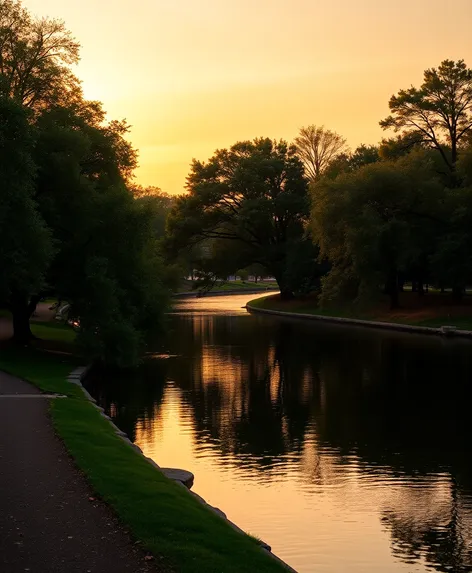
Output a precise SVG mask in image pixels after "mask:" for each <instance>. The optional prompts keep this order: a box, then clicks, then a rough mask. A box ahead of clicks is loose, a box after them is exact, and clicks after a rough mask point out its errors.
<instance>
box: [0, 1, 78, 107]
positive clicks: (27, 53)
mask: <svg viewBox="0 0 472 573" xmlns="http://www.w3.org/2000/svg"><path fill="white" fill-rule="evenodd" d="M78 60H79V44H78V43H77V42H76V41H75V40H74V38H73V37H72V35H71V34H70V32H69V31H67V29H66V28H65V25H64V23H63V22H60V21H58V20H51V19H48V18H41V19H39V18H38V19H35V18H32V16H31V15H30V14H29V12H28V11H27V10H26V9H25V8H23V7H22V4H21V2H19V1H15V0H0V93H1V94H2V95H3V96H6V97H11V98H13V99H14V100H15V101H17V102H18V103H21V104H22V105H24V106H26V107H29V108H31V109H34V110H40V109H43V108H44V106H47V105H52V104H59V103H64V102H65V101H69V102H70V101H73V100H75V99H77V97H80V96H81V89H80V84H79V81H78V80H77V78H76V77H75V76H74V75H73V74H72V72H71V70H70V65H71V64H75V63H77V62H78Z"/></svg>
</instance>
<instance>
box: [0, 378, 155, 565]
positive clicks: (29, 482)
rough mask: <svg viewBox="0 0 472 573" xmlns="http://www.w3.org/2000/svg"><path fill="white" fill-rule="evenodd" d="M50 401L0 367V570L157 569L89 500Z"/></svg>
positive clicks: (104, 511) (106, 510)
mask: <svg viewBox="0 0 472 573" xmlns="http://www.w3.org/2000/svg"><path fill="white" fill-rule="evenodd" d="M53 399H54V398H53ZM55 399H57V400H67V398H55ZM48 403H49V399H48V398H47V397H45V396H44V395H42V394H41V393H40V392H39V391H38V390H37V389H36V388H35V387H33V386H31V385H30V384H28V383H27V382H25V381H23V380H20V379H18V378H15V377H13V376H10V375H9V374H5V373H3V372H0V571H1V572H2V573H20V572H21V573H25V571H29V572H31V573H141V572H143V573H144V572H146V573H151V572H156V571H158V569H157V568H156V564H155V562H151V561H148V560H146V559H145V554H144V553H143V551H142V550H141V549H140V548H139V546H138V545H136V544H134V543H133V541H132V540H131V538H130V536H129V535H128V534H127V532H126V531H125V530H124V528H123V527H122V526H121V525H120V523H119V522H118V520H117V519H116V517H115V516H114V514H113V512H112V511H111V510H110V509H109V508H108V507H107V506H106V505H105V504H104V503H102V502H99V501H97V500H95V499H94V496H93V493H92V491H91V489H90V487H89V486H88V484H87V482H86V480H85V478H84V477H83V476H82V474H81V473H80V472H79V471H78V470H77V468H76V467H75V465H74V463H73V462H72V461H71V459H70V457H69V456H68V454H67V452H66V450H65V447H64V445H63V443H62V442H61V441H60V440H59V439H58V438H57V436H56V435H55V433H54V430H53V428H52V424H51V421H50V419H49V415H48Z"/></svg>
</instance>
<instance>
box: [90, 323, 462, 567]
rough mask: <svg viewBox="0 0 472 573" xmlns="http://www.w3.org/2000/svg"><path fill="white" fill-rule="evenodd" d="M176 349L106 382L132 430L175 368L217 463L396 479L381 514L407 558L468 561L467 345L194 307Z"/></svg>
mask: <svg viewBox="0 0 472 573" xmlns="http://www.w3.org/2000/svg"><path fill="white" fill-rule="evenodd" d="M169 350H170V352H175V353H178V354H181V355H180V356H179V357H178V358H176V359H170V360H168V361H167V362H166V363H165V364H162V363H160V362H159V361H154V362H153V363H152V364H151V365H150V366H148V371H147V372H144V373H142V374H141V376H140V377H138V379H137V380H133V382H132V383H133V386H132V389H131V386H130V382H129V380H127V384H126V385H120V384H116V383H113V385H112V389H106V390H105V389H103V388H101V389H100V392H102V394H103V396H102V397H101V398H100V402H101V403H102V404H103V403H105V405H106V406H107V409H108V410H109V409H110V408H116V413H117V422H118V424H119V425H120V427H122V428H123V429H124V430H125V431H127V432H128V433H129V434H130V435H131V436H133V435H134V428H135V427H136V423H138V421H139V423H140V424H141V425H143V424H147V423H150V422H152V420H153V419H154V418H155V417H156V414H157V412H156V408H157V409H158V408H159V405H160V403H161V401H162V395H163V384H162V380H163V379H164V377H167V379H172V380H173V381H174V383H175V385H176V386H178V387H179V389H180V390H181V392H182V403H183V404H184V406H185V407H186V408H187V409H188V411H189V412H191V414H192V418H193V427H194V433H193V439H194V440H195V447H196V449H197V450H199V449H202V450H203V449H205V448H208V446H209V445H211V447H212V448H213V449H214V451H217V452H219V454H220V456H219V459H220V460H221V463H227V461H228V460H230V461H231V463H232V464H237V465H238V466H239V468H240V469H241V471H244V470H245V469H248V470H250V471H251V472H254V471H260V472H261V475H262V473H263V476H264V481H267V480H270V479H271V477H272V476H274V475H275V474H277V475H280V474H281V473H283V472H284V471H286V468H287V467H288V466H292V467H293V463H294V460H297V463H298V467H299V468H300V470H301V471H302V472H303V473H304V474H305V477H306V479H307V480H309V481H310V482H311V483H312V484H314V485H316V484H318V485H319V486H326V485H328V484H334V483H336V484H337V485H341V486H342V485H343V483H342V479H343V468H348V469H350V468H351V469H352V467H354V469H355V471H356V472H361V473H362V474H364V475H368V476H369V480H371V481H372V480H374V481H375V480H379V482H382V484H383V485H384V486H385V487H384V491H387V487H386V484H387V483H388V484H392V485H391V492H392V494H391V495H390V496H387V498H386V499H385V500H383V501H382V504H381V505H382V508H383V509H382V521H383V523H384V525H385V527H386V528H387V529H388V530H389V531H390V533H391V536H392V549H393V552H394V553H395V555H397V557H398V558H401V559H403V560H416V559H418V558H419V556H422V557H423V558H424V559H425V560H426V561H427V562H428V563H429V564H431V566H432V567H434V569H436V570H438V571H455V572H457V573H462V572H465V571H471V570H472V558H471V547H470V540H471V539H472V517H471V516H472V501H471V500H472V495H471V494H472V471H471V464H470V463H469V462H470V459H471V458H472V456H471V454H472V451H471V450H472V447H471V443H470V430H469V424H468V415H469V404H470V393H471V390H470V389H469V388H470V376H471V372H472V364H471V360H472V354H471V353H470V351H469V347H467V346H463V345H461V344H460V343H457V342H454V343H452V342H449V341H443V340H441V339H439V338H430V339H428V338H425V337H415V336H411V337H410V336H404V335H398V334H391V333H381V334H379V333H378V332H374V331H361V330H359V331H355V330H352V329H347V330H345V329H340V328H338V327H334V326H333V327H328V326H326V325H322V326H320V327H315V326H314V325H311V324H308V325H307V324H305V323H301V322H300V323H299V322H290V321H287V322H285V321H278V320H274V321H272V320H269V319H266V318H263V319H258V318H256V317H252V318H250V319H249V318H247V317H244V316H243V317H226V316H222V315H217V316H202V315H195V316H180V317H177V318H176V319H175V321H174V332H173V333H172V336H171V337H170V339H169ZM164 370H165V372H164ZM93 393H94V395H96V394H97V391H96V390H95V391H94V392H93ZM428 480H429V481H428ZM346 483H347V482H346ZM418 484H419V486H418ZM367 495H368V493H367Z"/></svg>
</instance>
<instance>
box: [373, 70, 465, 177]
mask: <svg viewBox="0 0 472 573" xmlns="http://www.w3.org/2000/svg"><path fill="white" fill-rule="evenodd" d="M389 107H390V111H391V112H392V115H390V116H389V117H387V118H386V119H384V120H383V121H381V122H380V125H381V127H383V128H384V129H389V128H393V129H394V130H395V131H401V132H402V133H406V134H409V133H414V134H417V135H419V136H421V140H422V141H423V142H424V143H427V144H428V145H430V146H431V147H433V148H435V149H437V150H438V151H439V153H440V154H441V157H442V159H443V161H444V163H445V164H446V166H447V168H448V170H449V171H450V172H451V173H453V172H454V171H455V166H456V162H457V157H458V152H459V147H460V145H461V143H462V142H463V141H465V139H466V138H467V136H468V134H469V133H470V131H471V129H472V70H470V69H468V68H467V66H466V64H465V62H464V60H458V61H457V62H454V61H452V60H444V61H443V62H442V63H441V65H440V66H439V68H437V69H436V68H432V69H428V70H426V71H425V72H424V80H423V84H422V85H421V87H420V88H419V89H418V88H415V87H413V86H412V87H411V88H409V89H407V90H400V91H399V92H398V95H393V96H392V97H391V98H390V102H389Z"/></svg>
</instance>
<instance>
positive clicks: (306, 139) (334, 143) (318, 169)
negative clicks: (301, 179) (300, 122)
mask: <svg viewBox="0 0 472 573" xmlns="http://www.w3.org/2000/svg"><path fill="white" fill-rule="evenodd" d="M295 146H296V149H297V154H298V156H299V157H300V159H301V160H302V162H303V165H304V166H305V171H306V175H307V177H308V178H309V179H310V181H313V182H314V181H316V180H317V179H319V177H320V176H321V175H322V174H323V172H324V171H325V169H326V168H327V167H328V165H329V164H330V163H331V162H332V161H333V160H334V159H336V157H338V156H339V155H341V154H343V153H347V152H348V147H347V144H346V140H345V139H344V138H343V137H342V136H341V135H339V134H338V133H336V132H334V131H330V130H328V129H325V128H324V126H321V127H318V126H316V125H309V126H308V127H302V128H301V129H300V132H299V135H298V137H296V138H295Z"/></svg>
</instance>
